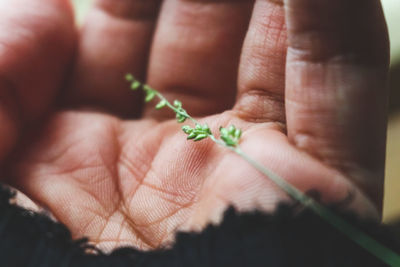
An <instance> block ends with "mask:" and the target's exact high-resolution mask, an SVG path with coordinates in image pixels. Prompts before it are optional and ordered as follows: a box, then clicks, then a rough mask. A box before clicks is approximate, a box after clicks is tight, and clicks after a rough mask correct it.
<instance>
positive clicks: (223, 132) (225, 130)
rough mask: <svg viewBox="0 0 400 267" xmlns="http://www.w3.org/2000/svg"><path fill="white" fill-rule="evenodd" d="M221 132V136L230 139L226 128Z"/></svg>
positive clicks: (220, 130) (221, 129)
mask: <svg viewBox="0 0 400 267" xmlns="http://www.w3.org/2000/svg"><path fill="white" fill-rule="evenodd" d="M219 132H220V133H221V136H225V137H228V135H229V132H228V130H227V129H226V128H222V127H221V128H219Z"/></svg>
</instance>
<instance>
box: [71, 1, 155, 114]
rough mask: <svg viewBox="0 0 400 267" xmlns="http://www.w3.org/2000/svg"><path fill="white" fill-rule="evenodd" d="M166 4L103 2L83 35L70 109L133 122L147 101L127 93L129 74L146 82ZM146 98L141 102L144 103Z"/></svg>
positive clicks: (95, 5)
mask: <svg viewBox="0 0 400 267" xmlns="http://www.w3.org/2000/svg"><path fill="white" fill-rule="evenodd" d="M159 4H160V0H147V1H143V0H118V1H113V0H97V1H96V2H95V3H94V7H93V8H92V10H91V11H90V12H89V14H88V16H87V21H86V23H85V25H84V27H83V29H82V30H81V33H80V44H79V49H78V55H77V62H76V65H75V69H74V72H73V79H72V84H71V87H70V89H69V90H68V92H67V103H68V104H70V105H74V106H84V107H86V106H90V107H96V108H102V109H104V110H107V111H110V112H112V113H115V114H118V115H121V116H126V117H131V116H133V115H137V114H138V113H139V111H140V109H141V103H142V99H141V98H140V96H139V95H137V94H132V93H131V92H130V91H129V90H128V89H127V88H128V87H127V84H126V81H125V80H124V77H125V75H126V74H127V73H132V74H134V75H135V76H136V77H137V78H139V79H144V77H145V70H146V68H147V66H146V65H147V61H148V53H149V49H150V45H151V39H152V35H153V30H154V25H155V22H156V20H157V16H158V9H159ZM139 98H140V100H139Z"/></svg>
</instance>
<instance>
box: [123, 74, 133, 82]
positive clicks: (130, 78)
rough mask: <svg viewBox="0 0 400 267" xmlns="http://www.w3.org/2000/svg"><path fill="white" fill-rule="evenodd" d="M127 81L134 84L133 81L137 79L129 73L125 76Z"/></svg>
mask: <svg viewBox="0 0 400 267" xmlns="http://www.w3.org/2000/svg"><path fill="white" fill-rule="evenodd" d="M125 80H127V81H128V82H133V80H135V77H133V75H132V74H130V73H129V74H127V75H125Z"/></svg>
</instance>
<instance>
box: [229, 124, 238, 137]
mask: <svg viewBox="0 0 400 267" xmlns="http://www.w3.org/2000/svg"><path fill="white" fill-rule="evenodd" d="M235 130H236V127H235V126H234V125H231V126H230V127H229V130H228V132H229V134H230V135H234V134H235Z"/></svg>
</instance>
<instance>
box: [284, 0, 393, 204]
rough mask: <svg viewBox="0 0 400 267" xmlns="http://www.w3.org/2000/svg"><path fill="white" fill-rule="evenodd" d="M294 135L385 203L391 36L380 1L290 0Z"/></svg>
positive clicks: (289, 92) (289, 105)
mask: <svg viewBox="0 0 400 267" xmlns="http://www.w3.org/2000/svg"><path fill="white" fill-rule="evenodd" d="M285 9H286V16H287V25H288V36H289V48H288V49H289V50H288V59H287V73H286V77H287V78H286V113H287V125H288V135H289V138H290V139H291V141H292V142H293V143H294V144H296V145H297V146H298V147H300V148H302V149H304V150H306V151H308V152H309V153H311V154H313V155H314V156H316V157H319V158H321V159H322V160H323V161H325V162H326V164H329V165H331V166H334V167H336V168H338V169H340V170H341V171H342V172H344V173H346V174H347V175H348V176H349V177H351V178H352V179H353V180H354V181H355V182H356V183H357V184H358V185H359V186H360V187H361V188H363V189H364V190H365V191H366V192H367V193H368V194H369V196H370V197H372V198H373V199H374V200H375V201H376V202H377V203H379V204H380V202H381V197H382V186H383V169H384V155H385V131H386V99H387V96H388V92H387V90H386V76H387V65H388V38H387V30H386V25H385V20H384V16H383V13H382V9H381V6H380V2H379V0H336V1H330V0H285Z"/></svg>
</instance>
